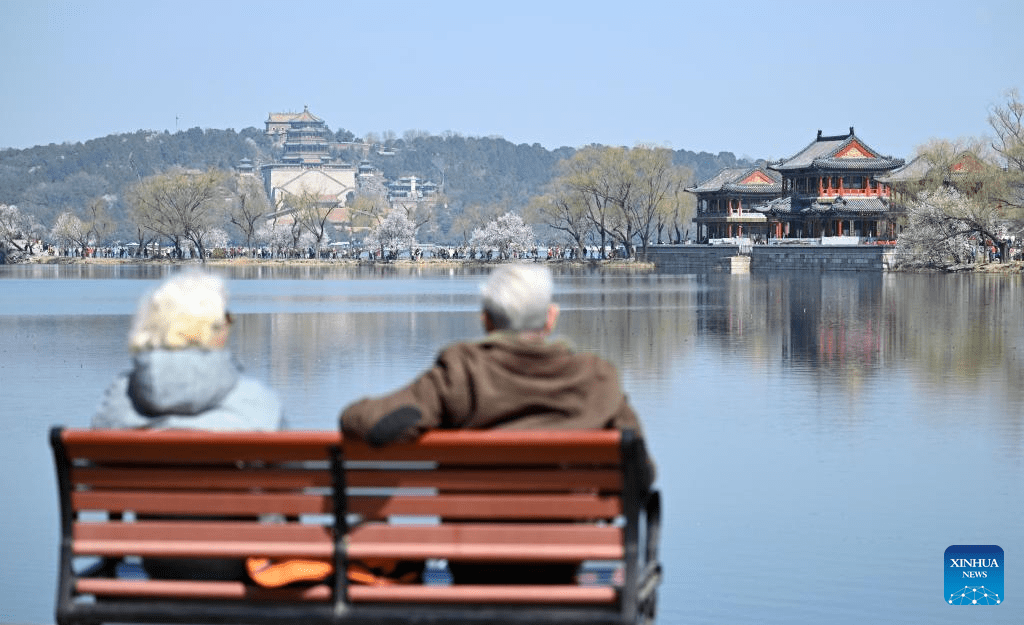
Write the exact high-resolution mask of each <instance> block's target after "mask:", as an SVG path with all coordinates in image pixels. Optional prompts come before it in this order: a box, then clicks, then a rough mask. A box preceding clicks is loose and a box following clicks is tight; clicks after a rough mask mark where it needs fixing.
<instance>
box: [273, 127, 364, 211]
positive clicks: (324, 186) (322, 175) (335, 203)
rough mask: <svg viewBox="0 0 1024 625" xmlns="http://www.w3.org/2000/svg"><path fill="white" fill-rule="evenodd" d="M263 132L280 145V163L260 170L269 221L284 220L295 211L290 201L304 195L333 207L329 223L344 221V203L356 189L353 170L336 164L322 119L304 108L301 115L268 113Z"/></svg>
mask: <svg viewBox="0 0 1024 625" xmlns="http://www.w3.org/2000/svg"><path fill="white" fill-rule="evenodd" d="M266 124H267V129H266V132H267V134H269V135H272V136H274V137H275V138H276V139H277V140H278V141H279V142H280V143H281V145H282V146H283V149H284V153H283V155H282V156H281V160H280V162H277V163H268V164H266V165H263V166H262V167H261V168H260V172H261V173H262V174H263V183H264V186H265V188H266V192H267V197H268V198H269V199H270V201H271V203H272V205H273V207H274V213H273V214H272V215H271V216H270V217H271V219H277V218H281V217H287V216H288V215H290V214H291V213H292V212H293V211H294V208H295V207H294V206H291V204H290V202H289V200H290V199H292V198H297V197H300V196H301V195H302V194H304V193H312V194H314V195H316V196H317V197H318V203H319V204H320V205H321V206H323V207H325V208H327V207H333V208H334V210H332V212H331V217H330V221H332V222H336V223H340V222H343V221H344V220H345V218H346V216H345V214H344V212H345V211H344V210H342V207H344V205H345V202H346V200H347V198H348V194H350V193H353V192H355V190H356V168H355V167H353V166H352V165H350V164H348V163H336V162H335V161H334V157H333V156H332V154H331V142H332V141H331V136H330V133H331V131H330V130H329V129H328V128H327V124H325V123H324V120H322V119H320V118H319V117H317V116H316V115H313V114H312V113H310V112H309V107H305V108H304V110H303V111H302V112H301V113H271V114H270V115H269V116H268V118H267V122H266Z"/></svg>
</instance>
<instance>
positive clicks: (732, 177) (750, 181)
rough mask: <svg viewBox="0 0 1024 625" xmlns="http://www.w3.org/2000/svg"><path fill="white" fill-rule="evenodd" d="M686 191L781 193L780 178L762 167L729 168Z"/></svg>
mask: <svg viewBox="0 0 1024 625" xmlns="http://www.w3.org/2000/svg"><path fill="white" fill-rule="evenodd" d="M686 190H687V191H689V192H690V193H715V192H719V191H728V192H732V193H763V194H778V193H781V192H782V176H780V175H779V174H778V173H776V172H774V171H769V170H767V169H765V168H763V167H730V168H726V169H723V170H722V171H720V172H718V173H717V174H716V175H715V176H713V177H711V178H709V179H707V180H705V181H704V182H701V183H699V184H697V185H695V186H692V187H689V188H687V189H686Z"/></svg>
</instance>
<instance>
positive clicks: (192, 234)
mask: <svg viewBox="0 0 1024 625" xmlns="http://www.w3.org/2000/svg"><path fill="white" fill-rule="evenodd" d="M225 178H226V176H225V173H224V172H223V171H220V170H216V169H210V170H207V171H205V172H200V173H195V172H185V171H175V172H169V173H164V174H157V175H155V176H150V177H148V178H144V179H142V180H141V181H139V182H138V183H136V184H135V185H134V186H133V187H132V188H131V189H130V190H129V192H128V201H129V205H130V206H131V214H132V218H133V221H135V223H136V224H139V225H140V226H141V227H143V228H145V229H146V230H150V231H152V232H156V233H158V234H160V235H163V236H165V237H167V238H168V239H170V240H171V241H172V242H173V244H174V248H175V252H176V253H177V254H178V256H179V257H180V256H181V241H182V240H183V239H187V240H190V241H192V243H194V244H195V246H196V247H197V248H198V252H199V257H200V258H201V259H203V260H204V261H205V259H206V245H205V241H204V238H205V236H206V235H207V233H209V232H210V230H211V229H212V228H213V227H214V226H216V225H219V224H220V222H221V220H222V214H221V212H222V206H220V205H218V202H216V201H215V200H218V199H220V198H221V196H222V194H223V190H222V186H223V184H224V181H225Z"/></svg>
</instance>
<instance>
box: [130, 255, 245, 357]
mask: <svg viewBox="0 0 1024 625" xmlns="http://www.w3.org/2000/svg"><path fill="white" fill-rule="evenodd" d="M227 324H228V320H227V288H226V287H225V285H224V281H223V280H221V279H220V278H217V277H215V276H212V275H209V274H204V273H198V272H196V273H192V272H189V273H183V274H178V275H176V276H174V277H172V278H169V279H167V280H166V281H164V282H163V283H162V284H160V286H159V287H157V288H156V289H155V290H153V291H152V292H150V293H147V294H146V296H145V297H143V298H142V301H140V302H139V309H138V312H136V314H135V320H134V323H133V324H132V329H131V333H130V334H129V335H128V345H129V347H130V348H131V350H132V351H133V352H139V351H146V350H152V349H185V348H188V347H200V348H210V347H212V346H213V340H214V338H215V337H216V336H217V335H218V333H222V332H223V331H224V329H225V327H226V326H227Z"/></svg>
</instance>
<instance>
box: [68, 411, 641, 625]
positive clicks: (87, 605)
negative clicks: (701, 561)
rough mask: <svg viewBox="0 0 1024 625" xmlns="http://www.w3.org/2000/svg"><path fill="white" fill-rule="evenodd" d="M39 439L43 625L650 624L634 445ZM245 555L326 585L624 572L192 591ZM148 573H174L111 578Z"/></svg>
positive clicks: (520, 439)
mask: <svg viewBox="0 0 1024 625" xmlns="http://www.w3.org/2000/svg"><path fill="white" fill-rule="evenodd" d="M51 443H52V446H53V449H54V455H55V461H56V466H57V474H58V481H59V486H60V498H61V515H62V519H61V555H60V577H59V583H58V596H57V606H56V616H57V623H58V625H69V624H72V623H83V624H85V623H88V624H93V623H100V622H140V623H142V622H149V623H194V622H216V623H279V622H285V621H289V622H291V621H303V622H309V623H332V624H334V623H338V624H340V623H404V622H417V623H442V622H445V623H448V622H457V623H479V624H483V623H498V622H507V623H513V622H516V623H518V622H522V623H527V622H529V623H533V624H536V623H556V622H557V623H636V622H644V621H651V620H653V615H654V610H655V604H656V587H657V585H658V582H659V581H660V567H659V564H658V560H657V544H658V531H659V523H660V519H659V517H660V502H659V499H658V494H657V492H656V491H652V490H651V489H650V484H649V472H648V470H647V458H646V454H645V451H644V449H643V445H642V442H641V441H639V440H638V439H637V438H636V437H635V436H633V434H632V432H621V433H620V432H616V431H584V432H569V431H557V432H556V431H543V432H540V431H538V432H507V431H487V432H479V431H444V432H431V433H428V434H426V435H424V436H423V437H422V438H421V439H420V440H419V441H417V442H416V443H412V444H404V445H396V446H392V447H388V448H384V449H371V448H369V447H368V446H366V445H365V444H364V443H362V442H360V441H356V440H343V439H342V437H341V436H340V435H339V434H338V433H336V432H273V433H254V432H232V433H213V432H198V431H139V430H134V431H114V430H109V431H108V430H71V429H61V428H55V429H54V430H53V431H52V433H51ZM342 493H344V496H336V494H338V495H340V494H342ZM250 557H267V558H272V559H289V558H303V559H313V560H319V561H326V562H330V563H331V564H332V565H333V567H334V571H335V572H338V571H347V570H348V569H349V565H350V563H373V562H376V561H379V560H385V561H401V562H403V563H406V564H407V565H408V566H411V567H413V568H418V569H419V570H422V568H423V566H424V564H425V563H426V562H427V561H428V560H429V561H435V560H447V561H449V562H451V563H452V564H453V568H454V565H455V564H460V565H490V566H492V567H493V566H498V567H502V568H508V567H510V566H513V565H521V568H520V569H518V570H520V571H522V570H524V569H522V566H525V567H527V568H526V569H525V570H527V571H530V570H534V571H543V570H550V569H549V568H548V567H559V566H561V567H562V569H558V570H575V568H576V567H578V566H580V565H582V564H584V563H588V562H589V563H594V562H600V563H603V564H604V565H605V566H606V567H607V566H612V567H615V566H619V567H621V569H622V575H621V581H620V582H618V583H616V582H613V581H609V580H603V581H600V582H594V581H593V580H590V581H589V582H588V583H577V582H576V580H574V579H566V580H562V581H558V582H557V583H537V580H533V579H530V576H529V575H526V576H525V577H524V578H523V579H518V578H516V579H515V581H514V582H509V581H508V580H503V581H502V582H501V583H479V582H486V581H487V580H481V579H455V580H454V582H453V583H452V584H449V585H430V584H428V583H421V582H415V583H389V584H387V585H362V584H356V583H350V582H349V581H348V578H347V575H344V574H341V575H339V574H335V575H333V576H332V577H331V578H329V579H327V580H323V581H320V582H312V581H311V582H309V583H305V584H295V585H290V586H285V587H282V588H263V587H260V586H258V585H256V584H254V583H253V582H252V581H251V580H248V579H247V578H246V577H245V576H244V575H240V576H233V577H230V578H227V579H216V578H208V579H195V578H194V577H202V576H203V575H206V574H207V573H206V572H207V570H208V568H209V570H210V571H217V570H221V569H220V568H218V567H222V566H223V565H224V563H225V562H226V563H228V566H229V570H230V567H231V566H238V565H240V564H241V563H242V562H243V561H244V560H245V559H246V558H250ZM160 561H163V562H168V561H170V562H172V563H173V562H177V563H179V564H180V563H184V564H185V565H186V566H184V567H178V568H184V569H186V571H187V573H183V574H180V575H177V576H176V577H172V578H166V579H165V578H164V577H166V576H161V578H160V579H151V578H149V577H148V576H147V575H144V574H142V575H136V576H134V577H137V578H132V577H133V576H131V575H125V573H124V570H123V567H124V566H125V563H126V562H141V563H142V565H143V566H144V568H145V569H150V568H153V565H155V564H156V563H158V562H160ZM529 567H535V568H529ZM566 567H569V568H568V569H566ZM138 571H139V572H141V571H142V569H138ZM207 577H210V575H207ZM548 581H550V580H548Z"/></svg>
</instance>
